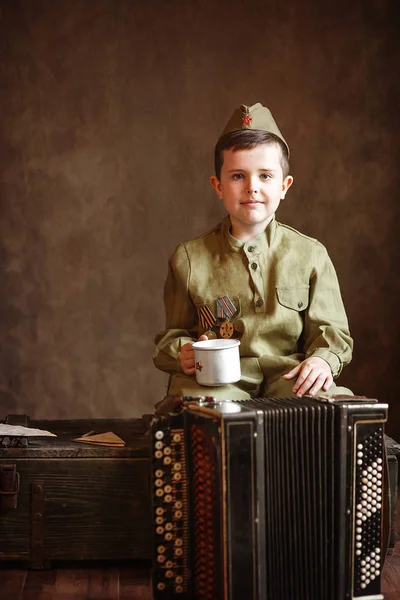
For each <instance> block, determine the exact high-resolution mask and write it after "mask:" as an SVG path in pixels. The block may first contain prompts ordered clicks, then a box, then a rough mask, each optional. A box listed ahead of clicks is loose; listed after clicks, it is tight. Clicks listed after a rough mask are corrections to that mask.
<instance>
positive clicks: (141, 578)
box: [119, 568, 152, 600]
mask: <svg viewBox="0 0 400 600" xmlns="http://www.w3.org/2000/svg"><path fill="white" fill-rule="evenodd" d="M132 598H135V600H151V598H152V595H151V589H150V569H146V568H142V569H135V570H132V569H121V570H120V573H119V600H132Z"/></svg>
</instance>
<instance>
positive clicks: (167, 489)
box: [164, 485, 172, 494]
mask: <svg viewBox="0 0 400 600" xmlns="http://www.w3.org/2000/svg"><path fill="white" fill-rule="evenodd" d="M164 492H165V493H166V494H170V493H171V492H172V486H170V485H166V486H165V488H164Z"/></svg>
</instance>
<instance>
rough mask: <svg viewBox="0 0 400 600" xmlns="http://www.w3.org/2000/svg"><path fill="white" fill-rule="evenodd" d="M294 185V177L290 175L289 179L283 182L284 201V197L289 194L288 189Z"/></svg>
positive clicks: (282, 194)
mask: <svg viewBox="0 0 400 600" xmlns="http://www.w3.org/2000/svg"><path fill="white" fill-rule="evenodd" d="M292 183H293V177H292V176H291V175H288V176H287V177H285V179H284V180H283V183H282V193H281V200H283V199H284V197H285V196H286V194H287V191H288V189H289V188H290V186H291V185H292Z"/></svg>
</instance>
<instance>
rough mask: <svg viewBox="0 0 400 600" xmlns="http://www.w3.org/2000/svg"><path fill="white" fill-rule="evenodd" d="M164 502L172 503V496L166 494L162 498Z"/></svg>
mask: <svg viewBox="0 0 400 600" xmlns="http://www.w3.org/2000/svg"><path fill="white" fill-rule="evenodd" d="M164 500H165V502H168V503H169V502H172V496H171V495H170V494H167V495H166V496H165V498H164Z"/></svg>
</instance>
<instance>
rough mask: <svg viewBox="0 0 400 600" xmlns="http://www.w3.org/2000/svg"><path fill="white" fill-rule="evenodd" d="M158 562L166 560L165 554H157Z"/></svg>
mask: <svg viewBox="0 0 400 600" xmlns="http://www.w3.org/2000/svg"><path fill="white" fill-rule="evenodd" d="M157 562H159V563H163V562H165V556H164V555H163V554H159V555H158V556H157Z"/></svg>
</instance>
